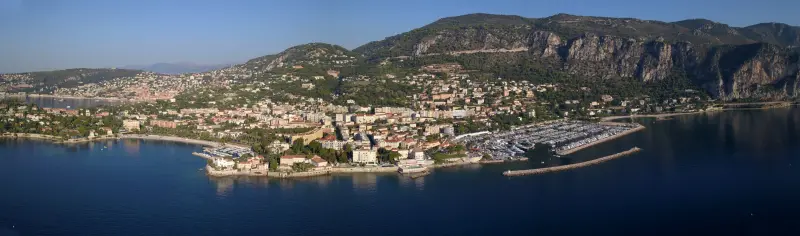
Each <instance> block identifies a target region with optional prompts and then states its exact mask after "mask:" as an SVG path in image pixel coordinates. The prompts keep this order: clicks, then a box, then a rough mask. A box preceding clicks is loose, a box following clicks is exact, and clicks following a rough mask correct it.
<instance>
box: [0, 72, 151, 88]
mask: <svg viewBox="0 0 800 236" xmlns="http://www.w3.org/2000/svg"><path fill="white" fill-rule="evenodd" d="M139 73H142V71H141V70H129V69H106V68H99V69H92V68H75V69H66V70H54V71H40V72H27V73H14V74H0V87H3V86H4V85H5V86H10V87H12V88H10V89H8V91H10V92H39V93H47V92H50V91H53V90H54V89H56V88H71V87H77V86H80V85H82V84H88V83H99V82H103V81H107V80H113V79H117V78H125V77H134V76H136V75H137V74H139ZM15 85H17V86H15ZM19 85H24V86H19ZM0 91H2V89H0Z"/></svg>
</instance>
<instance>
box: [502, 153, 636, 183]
mask: <svg viewBox="0 0 800 236" xmlns="http://www.w3.org/2000/svg"><path fill="white" fill-rule="evenodd" d="M641 150H642V149H641V148H638V147H633V148H631V149H630V150H627V151H624V152H620V153H616V154H612V155H608V156H604V157H601V158H597V159H594V160H591V161H584V162H581V163H575V164H569V165H563V166H554V167H546V168H538V169H528V170H509V171H505V172H503V175H505V176H523V175H538V174H544V173H550V172H557V171H564V170H570V169H576V168H581V167H587V166H591V165H596V164H600V163H603V162H606V161H610V160H613V159H616V158H619V157H623V156H627V155H630V154H634V153H637V152H639V151H641Z"/></svg>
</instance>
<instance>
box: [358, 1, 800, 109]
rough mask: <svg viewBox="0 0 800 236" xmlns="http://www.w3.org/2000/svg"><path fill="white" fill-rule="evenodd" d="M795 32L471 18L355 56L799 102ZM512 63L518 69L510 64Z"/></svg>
mask: <svg viewBox="0 0 800 236" xmlns="http://www.w3.org/2000/svg"><path fill="white" fill-rule="evenodd" d="M797 32H800V30H798V28H797V27H792V26H788V25H781V24H777V25H776V24H759V25H754V26H749V27H744V28H736V27H730V26H727V25H724V24H720V23H716V22H712V21H708V20H703V19H694V20H686V21H679V22H673V23H665V22H658V21H646V20H639V19H623V18H604V17H585V16H572V15H566V14H559V15H555V16H552V17H548V18H541V19H532V18H522V17H518V16H501V15H488V14H472V15H465V16H459V17H451V18H445V19H442V20H439V21H437V22H434V23H432V24H430V25H427V26H425V27H422V28H420V29H416V30H413V31H410V32H408V33H404V34H400V35H396V36H392V37H389V38H386V39H385V40H382V41H376V42H372V43H369V44H366V45H364V46H361V47H359V48H356V49H355V50H354V51H355V52H358V53H361V54H363V55H364V56H366V57H368V58H372V59H385V58H393V57H394V58H396V57H403V58H405V57H412V58H413V57H426V56H432V55H449V56H463V55H464V54H476V53H480V54H498V55H493V56H492V57H493V58H495V59H497V60H503V59H502V57H503V55H508V57H509V58H512V57H518V55H512V54H518V53H527V54H528V56H532V57H534V58H538V59H540V60H538V61H534V62H530V61H526V62H525V63H542V64H549V66H552V67H556V68H560V69H561V70H563V71H565V72H568V73H570V74H573V75H577V76H579V77H582V78H585V79H608V78H621V79H638V80H641V81H644V82H651V81H656V80H662V79H665V78H668V77H670V76H671V75H672V74H673V73H680V74H685V75H687V76H688V77H689V78H690V79H691V80H692V81H693V82H694V83H696V84H697V85H699V86H700V87H702V88H704V89H706V91H707V92H709V94H711V95H712V96H714V97H718V98H722V99H740V98H761V99H780V98H785V97H795V96H798V92H797V89H798V88H800V87H798V86H800V84H798V81H800V79H798V78H800V73H798V72H799V70H800V69H799V68H798V67H799V66H798V52H797V50H796V47H797V46H799V45H800V36H798V33H797ZM506 61H507V62H508V63H519V61H518V60H513V59H509V60H506Z"/></svg>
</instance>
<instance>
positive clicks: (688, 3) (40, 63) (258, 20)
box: [0, 0, 800, 72]
mask: <svg viewBox="0 0 800 236" xmlns="http://www.w3.org/2000/svg"><path fill="white" fill-rule="evenodd" d="M798 9H800V0H758V1H755V0H669V1H646V0H604V1H598V0H568V1H555V0H548V1H539V0H519V1H516V0H510V1H504V0H492V1H477V0H402V1H385V0H350V1H347V0H318V1H313V0H287V1H271V0H255V1H245V0H0V38H2V40H0V72H22V71H35V70H50V69H63V68H74V67H114V66H124V65H136V64H152V63H156V62H195V63H202V64H211V63H230V62H241V61H245V60H247V59H250V58H253V57H258V56H262V55H266V54H271V53H276V52H280V51H282V50H283V49H285V48H287V47H290V46H292V45H297V44H302V43H309V42H326V43H333V44H339V45H342V46H344V47H346V48H348V49H352V48H354V47H357V46H359V45H362V44H364V43H367V42H370V41H375V40H380V39H383V38H385V37H388V36H391V35H395V34H398V33H402V32H405V31H408V30H411V29H414V28H417V27H420V26H423V25H425V24H428V23H431V22H433V21H435V20H436V19H439V18H442V17H447V16H456V15H463V14H468V13H476V12H484V13H494V14H513V15H521V16H525V17H546V16H550V15H554V14H556V13H562V12H563V13H569V14H576V15H592V16H612V17H635V18H642V19H650V20H661V21H676V20H682V19H688V18H707V19H711V20H714V21H718V22H722V23H727V24H730V25H733V26H746V25H751V24H755V23H760V22H783V23H787V24H791V25H800V17H798V14H797V10H798Z"/></svg>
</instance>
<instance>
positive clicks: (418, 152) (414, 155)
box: [409, 148, 425, 161]
mask: <svg viewBox="0 0 800 236" xmlns="http://www.w3.org/2000/svg"><path fill="white" fill-rule="evenodd" d="M409 158H411V159H414V160H417V161H422V160H425V152H424V151H423V150H422V149H420V148H417V149H414V151H412V152H411V153H409Z"/></svg>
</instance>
